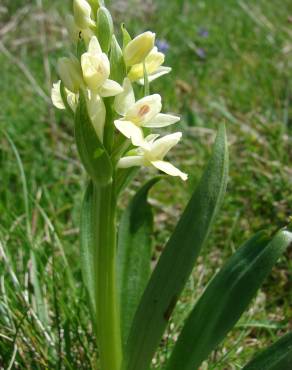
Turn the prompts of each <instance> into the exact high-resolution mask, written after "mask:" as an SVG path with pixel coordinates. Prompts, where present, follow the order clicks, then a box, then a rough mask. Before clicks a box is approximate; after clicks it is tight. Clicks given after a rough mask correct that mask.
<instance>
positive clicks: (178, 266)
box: [124, 125, 228, 370]
mask: <svg viewBox="0 0 292 370" xmlns="http://www.w3.org/2000/svg"><path fill="white" fill-rule="evenodd" d="M227 172H228V152H227V140H226V134H225V127H224V125H222V126H220V128H219V132H218V135H217V139H216V142H215V146H214V151H213V154H212V157H211V159H210V161H209V163H208V166H207V168H206V169H205V171H204V174H203V176H202V178H201V180H200V182H199V185H198V187H197V189H196V191H195V193H194V195H193V196H192V198H191V200H190V202H189V204H188V205H187V207H186V209H185V211H184V213H183V215H182V217H181V219H180V221H179V223H178V225H177V227H176V229H175V231H174V233H173V235H172V236H171V238H170V240H169V241H168V243H167V245H166V247H165V249H164V251H163V253H162V255H161V257H160V259H159V261H158V264H157V266H156V268H155V270H154V272H153V274H152V276H151V278H150V281H149V283H148V285H147V287H146V290H145V292H144V294H143V297H142V299H141V301H140V304H139V307H138V309H137V312H136V314H135V317H134V321H133V325H132V327H131V331H130V334H129V340H128V343H127V347H126V352H125V361H124V369H126V370H137V369H139V370H145V369H148V368H149V364H150V362H151V359H152V357H153V355H154V353H155V350H156V348H157V346H158V344H159V341H160V339H161V337H162V334H163V332H164V330H165V328H166V325H167V322H168V320H169V317H170V315H171V312H172V310H173V308H174V306H175V304H176V301H177V299H178V297H179V295H180V293H181V291H182V289H183V287H184V285H185V283H186V281H187V279H188V277H189V275H190V273H191V271H192V268H193V265H194V262H195V260H196V258H197V256H198V254H199V252H200V250H201V248H202V246H203V245H204V244H205V243H206V241H207V238H208V235H209V232H210V229H211V226H212V224H213V222H214V219H215V216H216V214H217V212H218V209H219V207H220V205H221V203H222V200H223V197H224V193H225V188H226V183H227Z"/></svg>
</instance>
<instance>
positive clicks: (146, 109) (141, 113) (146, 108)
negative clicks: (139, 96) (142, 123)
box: [138, 105, 150, 117]
mask: <svg viewBox="0 0 292 370" xmlns="http://www.w3.org/2000/svg"><path fill="white" fill-rule="evenodd" d="M149 111H150V107H149V105H143V106H142V107H141V108H140V109H139V112H138V115H139V116H140V117H143V116H145V114H147V113H148V112H149Z"/></svg>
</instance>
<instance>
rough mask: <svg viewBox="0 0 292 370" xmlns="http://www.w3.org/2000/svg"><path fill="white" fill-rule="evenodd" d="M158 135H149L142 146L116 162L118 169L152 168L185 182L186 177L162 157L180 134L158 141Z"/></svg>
mask: <svg viewBox="0 0 292 370" xmlns="http://www.w3.org/2000/svg"><path fill="white" fill-rule="evenodd" d="M158 136H159V135H149V136H147V137H146V138H145V142H144V144H143V146H141V147H139V148H137V149H134V150H132V151H131V152H130V153H128V154H130V155H128V156H126V157H123V158H121V159H120V160H119V162H118V167H119V168H128V167H133V166H146V167H149V166H154V167H156V168H157V169H158V170H160V171H162V172H165V173H166V174H168V175H170V176H178V177H180V178H181V179H182V180H184V181H185V180H187V178H188V175H187V174H186V173H184V172H182V171H180V170H179V169H178V168H176V167H175V166H174V165H172V164H171V163H170V162H167V161H164V157H165V156H166V155H167V153H168V152H169V151H170V149H171V148H172V147H174V146H175V145H176V144H177V143H178V142H179V140H180V139H181V137H182V133H181V132H175V133H174V134H170V135H166V136H164V137H162V138H160V139H158V138H157V137H158Z"/></svg>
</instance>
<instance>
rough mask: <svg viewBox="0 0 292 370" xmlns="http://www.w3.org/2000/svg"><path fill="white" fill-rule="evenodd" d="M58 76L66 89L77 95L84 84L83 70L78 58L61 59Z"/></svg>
mask: <svg viewBox="0 0 292 370" xmlns="http://www.w3.org/2000/svg"><path fill="white" fill-rule="evenodd" d="M57 69H58V74H59V76H60V78H61V80H62V81H63V83H64V85H65V87H67V89H68V90H70V91H71V92H74V93H77V92H78V91H79V88H80V86H81V85H82V84H83V80H82V73H81V68H80V64H79V62H78V60H77V59H76V58H60V59H59V60H58V68H57Z"/></svg>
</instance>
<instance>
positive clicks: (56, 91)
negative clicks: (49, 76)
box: [51, 80, 66, 109]
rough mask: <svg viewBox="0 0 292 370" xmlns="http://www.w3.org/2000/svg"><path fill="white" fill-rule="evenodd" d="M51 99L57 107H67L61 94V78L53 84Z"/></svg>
mask: <svg viewBox="0 0 292 370" xmlns="http://www.w3.org/2000/svg"><path fill="white" fill-rule="evenodd" d="M51 99H52V102H53V104H54V106H55V107H56V108H58V109H66V108H65V104H64V102H63V99H62V95H61V80H59V81H58V82H56V83H54V84H53V87H52V90H51Z"/></svg>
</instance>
